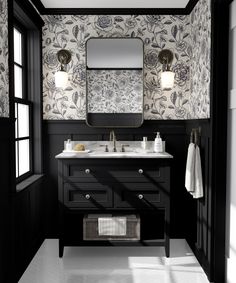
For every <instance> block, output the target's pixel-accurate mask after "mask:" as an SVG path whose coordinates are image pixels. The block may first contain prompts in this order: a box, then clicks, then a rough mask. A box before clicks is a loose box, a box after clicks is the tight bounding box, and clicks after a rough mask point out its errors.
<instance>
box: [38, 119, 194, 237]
mask: <svg viewBox="0 0 236 283" xmlns="http://www.w3.org/2000/svg"><path fill="white" fill-rule="evenodd" d="M43 126H44V146H45V152H44V161H45V174H46V180H47V182H46V187H47V192H46V193H47V198H46V200H45V201H46V203H45V209H46V211H47V223H46V229H45V230H46V231H47V232H48V234H47V237H56V235H57V222H56V220H57V205H58V204H57V160H56V159H55V155H56V154H58V153H60V152H61V151H62V149H63V146H64V145H63V143H64V141H65V140H67V139H68V138H71V139H72V140H108V139H109V129H93V128H90V127H88V126H87V125H86V124H85V122H84V121H44V125H43ZM156 131H160V132H161V135H162V137H163V140H165V141H166V150H167V151H168V152H170V153H171V154H173V155H174V161H173V168H172V175H171V176H172V177H171V180H172V192H171V199H172V201H171V237H180V238H185V237H186V235H187V236H189V238H190V239H193V242H194V239H196V221H195V220H196V200H193V199H192V197H191V196H190V195H189V194H188V193H187V192H186V190H185V188H184V177H185V164H186V154H187V143H188V140H186V132H185V122H184V121H179V122H178V121H159V122H154V121H145V122H144V124H143V126H142V127H140V128H136V129H116V130H115V132H116V136H117V139H118V141H119V140H140V141H141V140H142V137H143V136H147V137H148V140H154V137H155V134H154V132H156ZM186 211H187V213H186Z"/></svg>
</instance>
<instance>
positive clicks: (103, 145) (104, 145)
mask: <svg viewBox="0 0 236 283" xmlns="http://www.w3.org/2000/svg"><path fill="white" fill-rule="evenodd" d="M100 147H105V152H109V149H108V145H107V144H100Z"/></svg>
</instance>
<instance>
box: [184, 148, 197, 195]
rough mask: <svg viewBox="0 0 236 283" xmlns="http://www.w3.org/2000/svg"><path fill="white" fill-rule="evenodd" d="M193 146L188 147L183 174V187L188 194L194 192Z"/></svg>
mask: <svg viewBox="0 0 236 283" xmlns="http://www.w3.org/2000/svg"><path fill="white" fill-rule="evenodd" d="M194 169H195V144H194V143H190V144H189V147H188V156H187V164H186V172H185V187H186V189H187V191H188V192H194V190H195V177H194V176H195V174H194Z"/></svg>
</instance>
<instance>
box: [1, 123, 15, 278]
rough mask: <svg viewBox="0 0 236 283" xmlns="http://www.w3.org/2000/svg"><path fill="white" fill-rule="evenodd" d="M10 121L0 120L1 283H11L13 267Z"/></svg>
mask: <svg viewBox="0 0 236 283" xmlns="http://www.w3.org/2000/svg"><path fill="white" fill-rule="evenodd" d="M10 129H11V123H10V119H7V118H0V131H1V134H0V223H1V224H0V225H1V226H0V229H1V233H0V282H6V283H8V282H10V281H9V278H8V276H9V274H10V270H9V266H12V255H13V248H14V247H13V244H14V242H13V241H12V238H13V236H12V199H11V177H10V172H11V162H10V160H11V156H10V152H11V148H10V136H11V134H10Z"/></svg>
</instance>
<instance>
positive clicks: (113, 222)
mask: <svg viewBox="0 0 236 283" xmlns="http://www.w3.org/2000/svg"><path fill="white" fill-rule="evenodd" d="M126 220H127V219H126V217H99V218H98V235H100V236H125V235H126Z"/></svg>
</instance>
